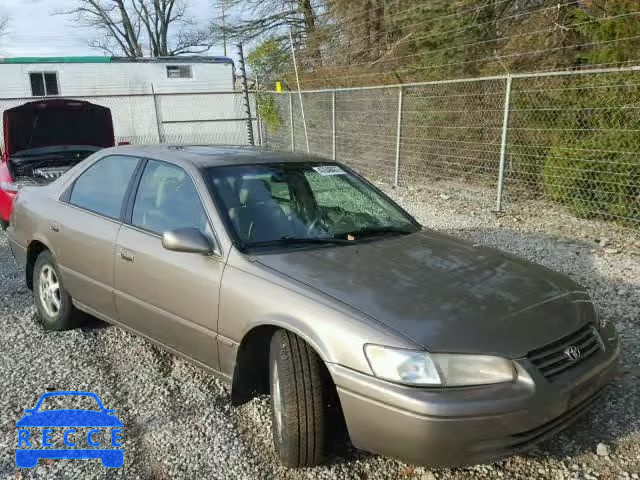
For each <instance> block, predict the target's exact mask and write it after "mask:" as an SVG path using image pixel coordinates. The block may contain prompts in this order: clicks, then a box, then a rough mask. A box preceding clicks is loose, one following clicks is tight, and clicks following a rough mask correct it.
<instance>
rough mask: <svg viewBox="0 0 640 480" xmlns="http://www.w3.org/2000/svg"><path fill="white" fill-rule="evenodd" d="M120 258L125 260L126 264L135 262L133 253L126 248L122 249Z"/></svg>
mask: <svg viewBox="0 0 640 480" xmlns="http://www.w3.org/2000/svg"><path fill="white" fill-rule="evenodd" d="M120 258H121V259H123V260H124V261H125V262H133V260H134V256H133V253H131V252H130V251H129V250H127V249H126V248H121V249H120Z"/></svg>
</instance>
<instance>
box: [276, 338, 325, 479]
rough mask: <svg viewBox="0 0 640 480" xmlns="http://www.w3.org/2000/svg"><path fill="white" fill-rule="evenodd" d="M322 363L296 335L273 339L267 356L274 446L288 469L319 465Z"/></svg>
mask: <svg viewBox="0 0 640 480" xmlns="http://www.w3.org/2000/svg"><path fill="white" fill-rule="evenodd" d="M321 362H322V360H321V359H320V357H318V355H317V354H316V353H315V352H314V351H313V349H312V348H311V347H310V346H309V345H308V344H307V343H306V342H305V341H304V340H302V339H301V338H300V337H298V336H297V335H295V334H293V333H291V332H288V331H286V330H278V331H277V332H276V333H275V334H274V335H273V338H272V339H271V348H270V354H269V378H270V382H269V383H270V385H271V417H272V420H273V443H274V446H275V449H276V452H277V454H278V456H279V457H280V460H281V462H282V463H283V464H284V465H286V466H288V467H311V466H313V465H317V464H319V463H320V462H321V461H322V457H323V453H324V438H325V417H326V414H325V410H324V405H325V401H324V400H325V388H324V386H323V384H322V380H321V368H322V364H321Z"/></svg>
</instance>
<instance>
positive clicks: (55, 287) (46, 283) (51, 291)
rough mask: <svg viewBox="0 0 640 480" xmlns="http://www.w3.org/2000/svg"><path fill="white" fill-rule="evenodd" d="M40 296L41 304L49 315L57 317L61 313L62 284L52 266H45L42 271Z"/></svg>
mask: <svg viewBox="0 0 640 480" xmlns="http://www.w3.org/2000/svg"><path fill="white" fill-rule="evenodd" d="M39 295H40V304H41V305H42V308H44V311H45V312H46V313H47V315H49V316H50V317H55V316H57V315H58V312H60V282H59V281H58V275H56V272H55V270H54V269H53V268H52V267H51V265H44V266H43V267H42V268H41V269H40V282H39Z"/></svg>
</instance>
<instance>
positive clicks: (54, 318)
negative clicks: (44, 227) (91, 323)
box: [33, 250, 78, 330]
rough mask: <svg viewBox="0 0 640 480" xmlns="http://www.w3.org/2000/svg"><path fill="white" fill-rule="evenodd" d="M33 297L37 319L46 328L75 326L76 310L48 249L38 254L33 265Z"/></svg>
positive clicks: (65, 328)
mask: <svg viewBox="0 0 640 480" xmlns="http://www.w3.org/2000/svg"><path fill="white" fill-rule="evenodd" d="M33 298H34V302H35V305H36V310H37V312H38V320H39V321H40V323H41V324H42V326H43V327H44V328H46V329H47V330H68V329H70V328H73V327H75V326H76V320H77V317H78V315H77V312H76V311H75V308H74V306H73V304H72V302H71V297H70V296H69V294H68V293H67V292H66V291H65V289H64V285H63V284H62V280H61V278H60V273H59V271H58V266H57V265H56V262H55V260H54V258H53V255H51V253H50V252H49V251H48V250H44V251H43V252H42V253H40V255H38V258H37V259H36V262H35V265H34V267H33Z"/></svg>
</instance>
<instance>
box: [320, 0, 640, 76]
mask: <svg viewBox="0 0 640 480" xmlns="http://www.w3.org/2000/svg"><path fill="white" fill-rule="evenodd" d="M638 14H640V11H635V12H630V13H625V14H620V15H614V16H612V17H602V18H597V19H592V20H586V21H584V22H579V23H576V24H572V25H566V27H567V28H575V27H578V26H581V25H586V24H590V23H597V22H602V21H609V20H616V19H620V18H624V17H629V16H633V15H638ZM557 28H558V27H557V26H554V27H548V28H546V29H541V30H534V31H531V32H525V33H519V34H515V35H509V36H504V37H496V38H492V39H488V40H481V41H477V42H472V43H466V44H462V45H454V46H450V47H444V48H439V49H436V50H425V51H423V52H418V53H412V54H408V55H400V56H394V57H391V58H389V59H379V60H374V61H368V62H361V63H350V64H349V65H343V66H330V65H328V66H326V67H321V68H319V69H318V70H316V71H322V70H332V71H333V70H340V69H348V68H353V67H357V66H362V65H374V64H380V63H386V62H392V61H397V60H400V59H407V58H413V57H422V56H426V55H433V54H435V53H441V52H446V51H449V50H459V49H465V48H470V47H474V46H477V45H483V44H486V43H492V42H499V41H504V40H510V39H513V38H519V37H525V36H531V35H537V34H541V33H548V32H553V31H556V30H557ZM416 40H417V38H413V39H412V41H416Z"/></svg>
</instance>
